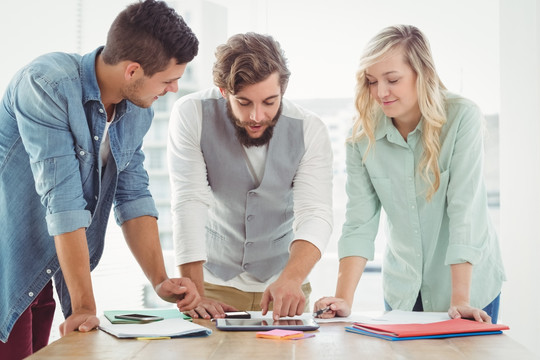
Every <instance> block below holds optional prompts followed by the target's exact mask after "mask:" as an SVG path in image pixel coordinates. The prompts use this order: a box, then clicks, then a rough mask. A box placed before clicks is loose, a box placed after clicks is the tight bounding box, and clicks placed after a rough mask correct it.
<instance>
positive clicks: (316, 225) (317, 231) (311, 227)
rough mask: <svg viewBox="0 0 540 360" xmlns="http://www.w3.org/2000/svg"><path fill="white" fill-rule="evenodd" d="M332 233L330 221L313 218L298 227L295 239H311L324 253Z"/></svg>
mask: <svg viewBox="0 0 540 360" xmlns="http://www.w3.org/2000/svg"><path fill="white" fill-rule="evenodd" d="M331 234H332V226H331V225H330V224H328V222H326V221H324V220H322V219H311V220H308V221H306V222H305V223H304V224H302V226H299V227H298V229H296V231H295V234H294V240H305V241H309V242H310V243H312V244H313V245H315V246H316V247H317V248H318V249H319V251H320V252H321V255H322V253H323V252H324V250H325V249H326V246H327V245H328V241H329V240H330V235H331ZM291 245H292V242H291ZM289 248H290V246H289Z"/></svg>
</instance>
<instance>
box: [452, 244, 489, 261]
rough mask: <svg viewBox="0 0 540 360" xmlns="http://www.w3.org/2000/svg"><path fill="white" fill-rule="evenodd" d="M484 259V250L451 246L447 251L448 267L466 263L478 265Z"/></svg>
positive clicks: (465, 246) (464, 246)
mask: <svg viewBox="0 0 540 360" xmlns="http://www.w3.org/2000/svg"><path fill="white" fill-rule="evenodd" d="M481 258H482V250H481V249H479V248H475V247H472V246H467V245H457V244H456V245H450V246H448V250H447V251H446V259H445V264H446V265H452V264H462V263H465V262H468V263H471V264H472V265H475V264H477V263H478V262H479V261H480V259H481Z"/></svg>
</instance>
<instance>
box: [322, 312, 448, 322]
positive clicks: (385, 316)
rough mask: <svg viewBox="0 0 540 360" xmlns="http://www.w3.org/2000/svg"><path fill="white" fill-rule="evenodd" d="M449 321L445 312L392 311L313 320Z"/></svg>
mask: <svg viewBox="0 0 540 360" xmlns="http://www.w3.org/2000/svg"><path fill="white" fill-rule="evenodd" d="M445 320H450V316H448V313H446V312H423V311H403V310H392V311H388V312H386V313H381V312H378V313H352V314H351V315H350V316H347V317H341V318H340V317H334V318H331V319H320V318H315V321H317V323H319V324H324V323H332V322H349V323H353V322H358V323H362V324H387V325H390V324H429V323H434V322H438V321H445Z"/></svg>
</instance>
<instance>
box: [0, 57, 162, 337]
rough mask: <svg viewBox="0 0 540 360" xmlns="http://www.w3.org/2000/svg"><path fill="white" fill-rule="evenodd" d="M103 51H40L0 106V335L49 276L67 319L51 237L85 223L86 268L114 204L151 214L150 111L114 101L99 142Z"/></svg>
mask: <svg viewBox="0 0 540 360" xmlns="http://www.w3.org/2000/svg"><path fill="white" fill-rule="evenodd" d="M101 49H102V48H98V49H96V50H95V51H93V52H92V53H89V54H87V55H84V56H80V55H75V54H65V53H51V54H47V55H43V56H41V57H39V58H37V59H36V60H34V61H33V62H31V63H30V64H29V65H27V66H26V67H24V68H23V69H21V70H20V71H19V72H18V73H17V74H16V75H15V77H14V79H13V80H12V81H11V83H10V84H9V86H8V88H7V90H6V93H5V94H4V97H3V99H2V104H1V106H0V229H1V234H0V254H1V256H0V340H2V341H6V340H7V337H8V335H9V332H10V331H11V329H12V327H13V325H14V323H15V321H16V320H17V319H18V318H19V316H20V315H21V313H22V312H24V310H25V309H26V308H27V307H28V305H29V304H30V303H31V302H32V301H33V299H34V298H35V297H36V296H37V295H38V294H39V293H40V291H41V290H42V289H43V287H44V286H45V285H46V284H47V282H49V281H50V280H51V278H52V277H53V276H54V279H55V286H56V288H57V292H58V296H59V299H60V302H61V305H62V311H63V313H64V315H65V316H68V315H69V314H70V313H71V301H70V297H69V294H68V292H67V288H66V285H65V282H64V280H63V277H62V274H61V271H60V266H59V263H58V258H57V256H56V250H55V244H54V236H55V235H59V234H63V233H67V232H71V231H74V230H76V229H79V228H82V227H84V228H86V236H87V242H88V248H89V252H90V267H91V269H94V268H95V266H96V265H97V264H98V261H99V259H100V257H101V253H102V251H103V242H104V236H105V229H106V226H107V222H108V218H109V214H110V210H111V207H112V205H113V204H114V210H115V218H116V222H117V223H118V224H119V225H121V224H122V223H123V222H124V221H126V220H129V219H132V218H135V217H139V216H143V215H150V216H154V217H157V210H156V208H155V204H154V201H153V199H152V197H151V194H150V192H149V190H148V174H147V173H146V171H145V169H144V167H143V160H144V154H143V152H142V150H141V148H142V141H143V136H144V135H145V134H146V132H147V131H148V129H149V127H150V124H151V121H152V117H153V111H152V110H151V109H142V108H139V107H137V106H135V105H133V104H132V103H130V102H128V101H125V100H124V101H122V102H120V103H119V104H117V105H116V118H115V119H114V121H113V122H112V123H111V126H110V128H109V138H110V148H111V152H110V155H109V159H108V161H107V166H106V167H105V168H103V169H102V164H101V158H100V156H99V147H100V145H101V140H102V136H103V135H104V129H105V124H106V121H107V114H106V112H105V108H104V106H103V104H102V102H101V94H100V90H99V86H98V83H97V80H96V72H95V61H96V56H97V54H99V52H100V51H101Z"/></svg>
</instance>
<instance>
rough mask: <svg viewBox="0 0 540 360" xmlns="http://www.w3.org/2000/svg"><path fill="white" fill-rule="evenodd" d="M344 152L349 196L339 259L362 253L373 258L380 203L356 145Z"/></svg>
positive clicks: (361, 254)
mask: <svg viewBox="0 0 540 360" xmlns="http://www.w3.org/2000/svg"><path fill="white" fill-rule="evenodd" d="M346 146H347V152H346V164H347V183H346V192H347V197H348V202H347V211H346V217H345V223H344V224H343V231H342V234H341V238H340V239H339V243H338V254H339V258H340V259H341V258H344V257H347V256H362V257H364V258H366V259H368V260H373V258H374V255H375V238H376V236H377V231H378V229H379V218H380V214H381V203H380V201H379V198H378V196H377V194H376V192H375V189H374V187H373V185H372V183H371V180H370V177H369V174H368V172H367V170H366V167H365V166H364V164H363V163H362V154H361V152H360V151H359V149H358V146H357V145H356V144H354V143H348V144H347V145H346Z"/></svg>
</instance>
